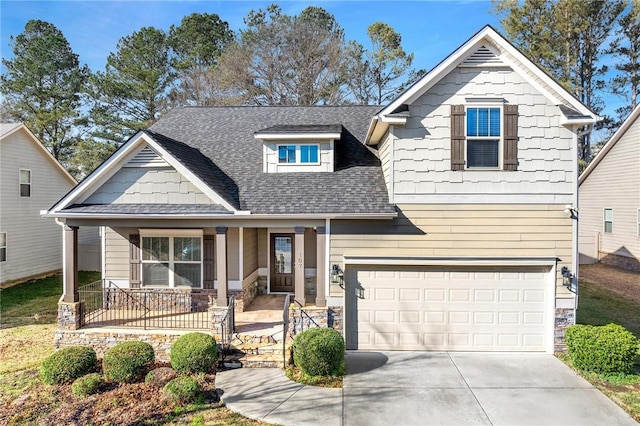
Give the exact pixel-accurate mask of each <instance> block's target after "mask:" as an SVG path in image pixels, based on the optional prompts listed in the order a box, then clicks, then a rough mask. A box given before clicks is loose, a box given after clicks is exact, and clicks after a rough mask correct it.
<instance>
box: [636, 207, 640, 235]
mask: <svg viewBox="0 0 640 426" xmlns="http://www.w3.org/2000/svg"><path fill="white" fill-rule="evenodd" d="M636 217H637V219H638V223H637V224H638V230H637V232H638V238H640V208H639V209H638V215H637V216H636Z"/></svg>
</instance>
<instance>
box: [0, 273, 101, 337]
mask: <svg viewBox="0 0 640 426" xmlns="http://www.w3.org/2000/svg"><path fill="white" fill-rule="evenodd" d="M99 279H100V272H93V271H91V272H88V271H80V272H78V280H79V282H80V285H82V284H88V283H90V282H93V281H98V280H99ZM61 295H62V276H61V275H52V276H50V277H47V278H42V279H39V280H31V281H27V282H25V283H22V284H18V285H14V286H13V287H9V288H6V289H3V290H2V291H0V327H1V328H7V327H18V326H22V325H30V324H50V323H54V322H56V318H57V316H58V300H60V296H61Z"/></svg>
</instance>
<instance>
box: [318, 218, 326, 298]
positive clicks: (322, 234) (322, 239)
mask: <svg viewBox="0 0 640 426" xmlns="http://www.w3.org/2000/svg"><path fill="white" fill-rule="evenodd" d="M326 241H327V239H326V228H325V227H324V226H318V227H317V228H316V254H317V255H316V306H320V307H325V306H327V296H326V294H325V288H324V284H325V283H324V282H325V279H326V274H327V270H326V269H327V268H326V265H325V244H326Z"/></svg>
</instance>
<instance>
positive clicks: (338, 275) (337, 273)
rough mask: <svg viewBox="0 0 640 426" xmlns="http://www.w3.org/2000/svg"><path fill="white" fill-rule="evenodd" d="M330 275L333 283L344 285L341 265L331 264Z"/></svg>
mask: <svg viewBox="0 0 640 426" xmlns="http://www.w3.org/2000/svg"><path fill="white" fill-rule="evenodd" d="M330 276H331V283H332V284H340V286H342V284H343V280H344V273H343V272H342V269H340V265H336V264H334V265H331V272H330Z"/></svg>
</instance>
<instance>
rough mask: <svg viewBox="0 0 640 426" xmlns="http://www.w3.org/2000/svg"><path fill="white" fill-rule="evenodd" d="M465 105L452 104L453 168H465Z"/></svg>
mask: <svg viewBox="0 0 640 426" xmlns="http://www.w3.org/2000/svg"><path fill="white" fill-rule="evenodd" d="M464 140H465V131H464V105H451V170H464Z"/></svg>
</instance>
